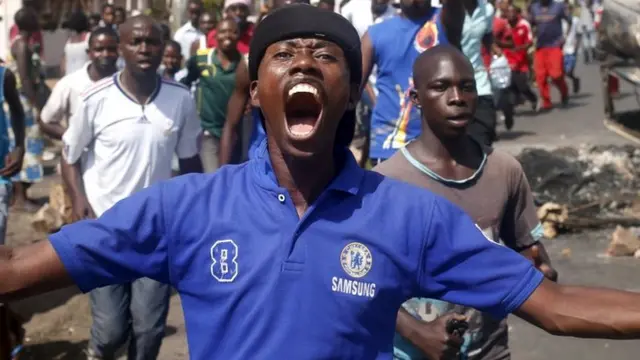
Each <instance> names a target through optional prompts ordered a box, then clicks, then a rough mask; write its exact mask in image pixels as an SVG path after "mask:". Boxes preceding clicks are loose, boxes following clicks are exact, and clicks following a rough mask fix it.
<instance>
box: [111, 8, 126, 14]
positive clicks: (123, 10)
mask: <svg viewBox="0 0 640 360" xmlns="http://www.w3.org/2000/svg"><path fill="white" fill-rule="evenodd" d="M113 12H121V13H123V14H125V15H126V14H127V10H125V9H124V8H123V7H122V6H116V7H115V9H113Z"/></svg>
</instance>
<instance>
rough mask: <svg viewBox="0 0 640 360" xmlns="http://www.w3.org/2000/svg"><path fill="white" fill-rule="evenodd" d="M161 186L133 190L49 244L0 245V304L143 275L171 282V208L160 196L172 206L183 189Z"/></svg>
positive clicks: (84, 289)
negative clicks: (165, 190)
mask: <svg viewBox="0 0 640 360" xmlns="http://www.w3.org/2000/svg"><path fill="white" fill-rule="evenodd" d="M189 185H192V184H191V183H189ZM164 186H169V185H165V183H160V184H157V185H153V186H151V187H148V188H146V189H144V190H141V191H139V192H136V193H135V194H133V195H132V196H130V197H128V198H125V199H123V200H121V201H120V202H118V203H116V204H115V205H114V206H113V207H111V208H110V209H109V210H107V211H106V212H105V213H104V214H102V216H101V217H100V218H98V219H96V220H83V221H79V222H76V223H73V224H71V225H67V226H64V227H62V229H60V231H58V232H57V233H55V234H51V235H49V240H48V241H41V242H38V243H35V244H32V245H28V246H23V247H18V248H14V249H12V248H9V247H3V246H0V302H4V301H10V300H18V299H22V298H26V297H28V296H32V295H37V294H42V293H45V292H47V291H51V290H55V289H59V288H63V287H66V286H69V285H72V284H74V283H75V284H76V285H78V287H79V288H80V290H82V291H84V292H87V291H90V290H93V289H95V288H98V287H102V286H106V285H112V284H121V283H127V282H131V281H133V280H135V279H139V278H142V277H148V278H151V279H154V280H156V281H159V282H162V283H167V284H168V283H170V277H169V267H170V266H169V250H168V248H169V241H170V239H173V236H172V235H171V234H168V233H167V232H166V229H167V228H168V227H167V226H166V224H167V223H168V224H169V225H171V220H170V219H169V218H167V216H170V215H171V210H168V209H169V208H168V207H166V206H163V202H164V201H165V199H164V196H163V194H168V195H167V196H168V199H167V200H169V202H168V203H169V204H171V205H172V206H174V205H177V202H176V201H174V199H180V198H181V197H183V194H184V192H182V189H186V188H187V186H184V185H183V186H178V187H177V188H176V187H174V188H173V189H172V190H173V191H172V192H170V193H169V192H164V191H163V189H164ZM174 196H175V197H174Z"/></svg>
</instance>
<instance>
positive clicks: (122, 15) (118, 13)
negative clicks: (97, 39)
mask: <svg viewBox="0 0 640 360" xmlns="http://www.w3.org/2000/svg"><path fill="white" fill-rule="evenodd" d="M113 18H114V23H115V24H116V25H118V26H120V25H122V24H124V22H125V21H126V20H127V13H126V12H125V10H124V9H123V8H116V10H115V11H114V13H113Z"/></svg>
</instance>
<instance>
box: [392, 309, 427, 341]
mask: <svg viewBox="0 0 640 360" xmlns="http://www.w3.org/2000/svg"><path fill="white" fill-rule="evenodd" d="M420 325H421V322H420V321H419V320H418V319H416V318H415V317H413V316H411V314H409V312H408V311H407V310H405V308H404V307H400V310H399V311H398V317H397V318H396V332H397V333H398V334H400V335H401V336H402V337H404V338H405V339H407V340H409V341H410V342H412V343H413V341H412V340H413V339H414V337H415V334H416V333H417V332H418V330H417V329H418V327H419V326H420Z"/></svg>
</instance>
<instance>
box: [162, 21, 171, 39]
mask: <svg viewBox="0 0 640 360" xmlns="http://www.w3.org/2000/svg"><path fill="white" fill-rule="evenodd" d="M160 29H161V30H162V38H163V39H164V41H165V42H166V41H169V40H171V28H170V27H169V25H167V24H165V23H162V24H160Z"/></svg>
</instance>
